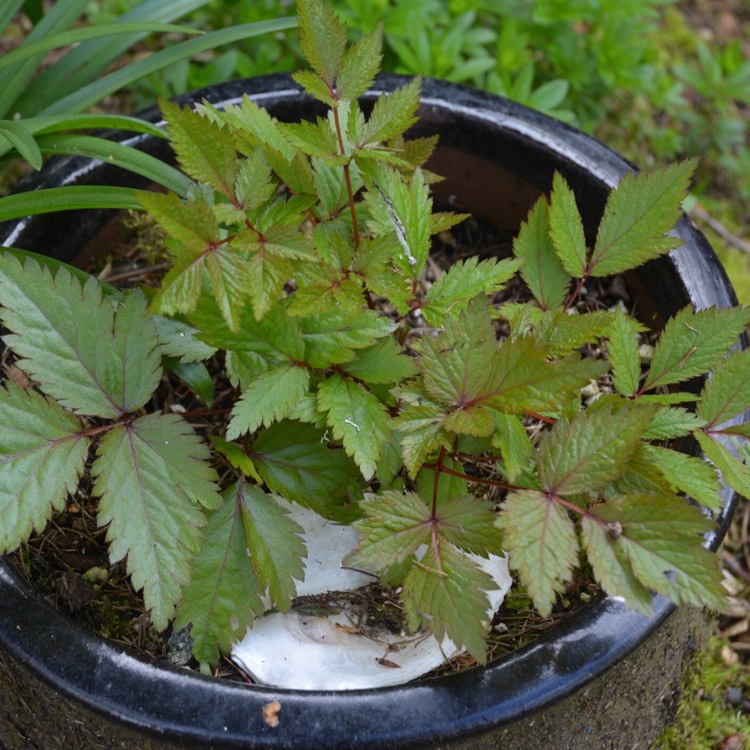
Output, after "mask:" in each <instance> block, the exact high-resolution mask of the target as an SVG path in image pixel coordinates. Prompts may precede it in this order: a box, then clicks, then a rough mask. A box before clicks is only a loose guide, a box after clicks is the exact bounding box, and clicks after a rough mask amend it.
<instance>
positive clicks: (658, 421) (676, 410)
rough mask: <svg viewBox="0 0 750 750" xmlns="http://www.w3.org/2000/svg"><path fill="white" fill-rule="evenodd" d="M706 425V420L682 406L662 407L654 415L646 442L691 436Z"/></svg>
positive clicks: (645, 436) (646, 434) (645, 435)
mask: <svg viewBox="0 0 750 750" xmlns="http://www.w3.org/2000/svg"><path fill="white" fill-rule="evenodd" d="M705 424H706V422H705V420H703V419H701V418H700V417H697V416H696V415H695V414H694V413H693V412H692V411H688V410H687V409H685V408H683V407H681V406H677V407H670V406H662V407H660V408H659V411H657V412H656V414H654V418H653V419H652V420H651V424H649V426H648V429H647V430H646V433H645V434H644V436H643V437H644V438H645V439H646V440H674V439H675V438H680V437H685V436H687V435H689V434H690V433H692V432H693V431H694V430H697V429H698V428H699V427H703V426H705Z"/></svg>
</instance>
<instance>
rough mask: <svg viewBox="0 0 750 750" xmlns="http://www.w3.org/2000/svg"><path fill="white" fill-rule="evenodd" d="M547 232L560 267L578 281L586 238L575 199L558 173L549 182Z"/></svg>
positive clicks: (583, 259) (584, 259) (583, 261)
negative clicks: (548, 230)
mask: <svg viewBox="0 0 750 750" xmlns="http://www.w3.org/2000/svg"><path fill="white" fill-rule="evenodd" d="M549 229H550V237H551V238H552V244H553V245H554V247H555V252H556V253H557V257H558V258H559V259H560V263H562V265H563V268H564V269H565V270H566V271H567V272H568V273H569V274H570V275H571V276H575V277H576V278H579V277H581V276H583V275H585V273H586V236H585V234H584V231H583V221H582V220H581V214H580V213H579V212H578V207H577V206H576V198H575V195H574V194H573V191H572V190H571V189H570V188H569V187H568V183H567V182H565V179H564V178H563V176H562V175H561V174H560V173H559V172H555V176H554V178H553V180H552V195H551V196H550V204H549Z"/></svg>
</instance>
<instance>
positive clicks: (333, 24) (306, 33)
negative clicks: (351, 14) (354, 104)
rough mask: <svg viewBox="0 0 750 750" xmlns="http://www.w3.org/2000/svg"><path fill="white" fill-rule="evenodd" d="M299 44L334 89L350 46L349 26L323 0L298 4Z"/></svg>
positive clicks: (318, 72)
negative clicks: (347, 38) (345, 53)
mask: <svg viewBox="0 0 750 750" xmlns="http://www.w3.org/2000/svg"><path fill="white" fill-rule="evenodd" d="M297 13H298V17H299V32H300V34H299V36H300V39H299V43H300V48H301V49H302V54H303V55H304V56H305V59H306V60H307V62H308V63H309V65H310V66H311V67H312V68H313V70H314V71H315V72H316V73H317V74H318V75H319V76H320V77H321V78H322V79H323V81H324V82H325V83H326V84H327V85H328V87H329V88H330V89H333V87H334V82H335V80H336V76H337V75H338V74H339V67H340V65H341V60H342V58H343V55H344V47H345V46H346V26H345V25H344V24H343V23H342V21H341V19H340V18H339V17H338V16H337V15H336V13H335V12H334V11H333V9H332V8H331V7H330V6H329V5H327V4H326V3H323V2H321V1H320V0H305V2H301V3H298V5H297Z"/></svg>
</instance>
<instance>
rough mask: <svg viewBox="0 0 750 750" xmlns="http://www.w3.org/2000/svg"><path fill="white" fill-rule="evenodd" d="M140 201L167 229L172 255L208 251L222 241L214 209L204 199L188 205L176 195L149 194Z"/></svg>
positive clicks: (140, 198) (195, 200)
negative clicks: (211, 246) (214, 244)
mask: <svg viewBox="0 0 750 750" xmlns="http://www.w3.org/2000/svg"><path fill="white" fill-rule="evenodd" d="M139 202H140V204H141V206H142V208H145V209H146V211H148V212H149V214H150V215H151V216H153V218H154V219H156V221H158V222H159V224H160V225H161V226H162V227H163V228H164V230H165V232H166V233H167V235H168V236H169V238H170V249H171V250H172V254H173V255H177V256H179V255H180V254H181V253H183V252H186V251H194V252H196V253H200V252H203V251H206V250H208V248H209V246H210V245H212V244H213V243H216V242H218V241H219V239H220V234H219V225H218V223H217V221H216V218H215V217H214V213H213V211H212V208H211V206H210V205H209V204H208V203H207V202H206V201H205V200H204V199H203V198H200V197H196V198H194V199H192V200H189V201H187V202H185V201H182V200H180V199H179V197H178V196H177V195H175V194H174V193H166V194H165V193H151V192H147V193H145V194H144V195H142V196H139Z"/></svg>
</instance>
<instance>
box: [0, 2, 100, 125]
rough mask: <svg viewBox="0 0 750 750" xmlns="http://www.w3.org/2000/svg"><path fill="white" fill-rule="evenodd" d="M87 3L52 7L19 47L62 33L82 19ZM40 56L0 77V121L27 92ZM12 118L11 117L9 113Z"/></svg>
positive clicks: (57, 4) (15, 66)
mask: <svg viewBox="0 0 750 750" xmlns="http://www.w3.org/2000/svg"><path fill="white" fill-rule="evenodd" d="M88 2H89V0H69V2H61V3H56V4H54V5H53V6H52V7H51V8H50V9H49V11H48V12H47V13H46V14H45V16H44V18H43V19H42V20H41V21H40V22H39V23H38V24H37V25H36V26H35V27H34V28H33V29H32V31H31V32H30V33H29V35H28V36H27V37H26V40H25V41H24V43H23V45H21V46H22V47H24V46H26V45H27V44H32V43H33V42H35V41H37V40H39V39H45V38H46V37H48V36H50V35H51V34H56V33H58V32H60V31H64V30H65V29H67V28H68V27H69V26H71V25H72V24H73V23H75V22H76V21H77V20H78V19H79V18H80V16H81V13H83V11H84V10H85V9H86V6H87V5H88ZM42 57H43V55H36V56H35V57H33V58H30V59H28V60H25V61H24V62H22V63H19V64H18V65H14V66H13V67H11V68H7V69H6V70H5V71H4V72H3V74H2V75H0V117H5V116H6V115H7V114H8V112H9V111H10V110H11V109H12V108H13V104H14V102H15V101H16V99H17V98H18V95H19V94H20V93H21V92H22V91H23V90H24V88H26V84H27V83H28V82H29V81H30V80H31V78H32V76H33V75H34V74H35V73H36V71H37V68H38V67H39V63H40V62H41V59H42ZM11 114H13V113H12V112H11Z"/></svg>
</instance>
